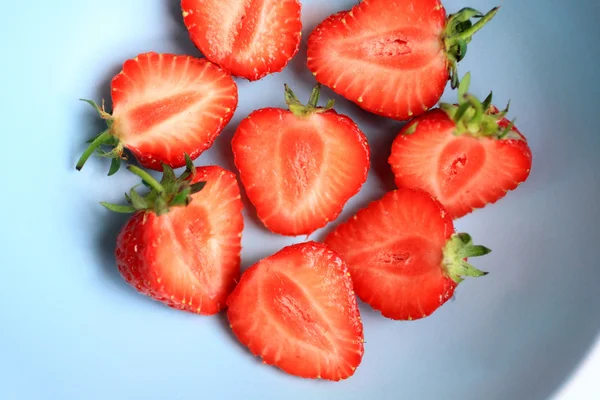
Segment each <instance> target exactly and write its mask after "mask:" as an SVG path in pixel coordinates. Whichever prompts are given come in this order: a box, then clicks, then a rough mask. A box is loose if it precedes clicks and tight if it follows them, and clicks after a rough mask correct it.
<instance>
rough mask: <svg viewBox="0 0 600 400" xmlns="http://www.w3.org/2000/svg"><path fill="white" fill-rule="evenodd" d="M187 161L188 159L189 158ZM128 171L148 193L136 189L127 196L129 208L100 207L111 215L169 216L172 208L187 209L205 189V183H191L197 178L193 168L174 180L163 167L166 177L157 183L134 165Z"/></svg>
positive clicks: (189, 167)
mask: <svg viewBox="0 0 600 400" xmlns="http://www.w3.org/2000/svg"><path fill="white" fill-rule="evenodd" d="M186 159H189V157H188V156H187V154H186ZM127 169H128V170H129V171H130V172H132V173H133V174H135V175H137V176H138V177H140V178H141V179H142V184H143V185H144V186H145V187H146V188H148V189H149V190H148V191H147V192H146V193H145V194H143V195H142V194H140V193H138V192H137V190H136V188H137V187H138V186H140V185H136V186H134V187H133V188H132V189H131V190H130V191H129V193H125V200H126V201H127V205H117V204H111V203H101V204H102V205H103V206H104V207H106V208H108V209H109V210H111V211H114V212H119V213H133V212H152V213H155V214H156V215H158V216H161V215H164V214H166V213H168V212H169V210H170V209H171V208H173V207H185V206H187V205H188V204H190V202H191V201H192V195H193V194H195V193H198V192H199V191H201V190H202V188H204V186H205V185H206V182H196V183H191V182H192V178H193V176H194V174H195V171H196V169H195V167H194V165H193V164H191V166H190V165H188V167H187V168H186V170H185V171H184V172H183V173H182V174H181V175H180V176H179V177H176V176H175V172H174V171H173V169H172V168H171V167H169V166H167V165H163V176H162V179H161V180H160V181H158V180H157V179H155V178H154V177H153V176H152V175H150V173H148V172H147V171H146V170H144V169H142V168H140V167H137V166H135V165H128V166H127Z"/></svg>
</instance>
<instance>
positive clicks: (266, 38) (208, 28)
mask: <svg viewBox="0 0 600 400" xmlns="http://www.w3.org/2000/svg"><path fill="white" fill-rule="evenodd" d="M181 9H182V10H183V21H184V23H185V26H186V27H187V29H188V31H189V33H190V38H191V39H192V41H193V42H194V44H195V45H196V47H198V48H199V49H200V51H201V52H202V54H204V56H206V58H208V59H209V60H211V61H212V62H214V63H216V64H218V65H220V66H221V67H222V68H223V69H225V70H227V71H229V72H230V73H231V74H233V75H235V76H241V77H244V78H246V79H248V80H251V81H255V80H258V79H261V78H262V77H264V76H265V75H267V74H270V73H273V72H279V71H281V70H283V68H284V67H285V66H286V65H287V63H288V62H289V61H290V59H291V58H292V57H294V55H295V54H296V53H297V52H298V48H299V47H300V36H301V34H302V32H301V31H302V22H301V21H300V9H301V6H300V2H299V1H298V0H228V1H224V0H182V1H181Z"/></svg>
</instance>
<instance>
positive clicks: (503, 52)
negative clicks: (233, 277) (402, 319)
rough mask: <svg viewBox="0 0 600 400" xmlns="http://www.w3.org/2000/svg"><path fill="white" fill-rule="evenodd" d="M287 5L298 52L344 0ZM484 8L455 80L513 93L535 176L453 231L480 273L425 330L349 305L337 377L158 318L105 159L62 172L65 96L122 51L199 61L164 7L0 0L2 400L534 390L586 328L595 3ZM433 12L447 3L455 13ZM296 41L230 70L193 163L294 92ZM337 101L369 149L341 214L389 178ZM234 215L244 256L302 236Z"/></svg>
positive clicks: (597, 276) (210, 322)
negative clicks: (121, 240) (361, 181)
mask: <svg viewBox="0 0 600 400" xmlns="http://www.w3.org/2000/svg"><path fill="white" fill-rule="evenodd" d="M303 3H304V10H303V21H304V24H305V29H304V37H303V43H305V41H306V38H307V37H308V33H309V32H310V31H311V29H312V28H313V27H314V26H315V25H316V24H317V23H318V22H319V21H320V20H322V19H323V18H325V17H326V16H327V15H329V14H331V13H333V12H335V11H337V10H340V9H347V8H349V7H350V6H352V5H353V4H355V3H356V1H355V0H336V1H318V0H312V1H307V0H305V1H303ZM495 4H496V3H495V2H494V1H491V0H481V1H479V0H472V1H471V2H470V4H469V5H472V6H475V7H476V8H480V9H482V10H487V9H489V8H491V7H492V6H493V5H495ZM501 4H502V5H503V8H502V10H501V11H500V13H499V14H498V16H497V18H496V20H495V21H493V22H492V23H491V24H490V26H489V27H486V28H485V29H484V30H483V31H482V32H480V33H479V34H478V35H477V37H476V38H475V39H474V41H473V43H472V44H471V46H470V48H469V54H468V56H467V58H466V60H465V61H464V62H463V63H462V65H461V68H460V71H461V72H462V73H464V72H466V71H469V70H470V71H472V73H473V86H472V90H473V92H475V93H476V94H478V95H485V94H486V93H487V91H488V90H489V89H494V93H495V95H496V100H497V102H498V103H499V105H504V104H505V103H506V101H508V100H509V98H510V99H512V113H511V116H518V126H519V127H520V129H521V130H522V131H523V132H524V133H525V134H526V135H527V136H528V138H529V141H530V145H531V147H532V149H533V153H534V168H533V171H532V174H531V177H530V179H529V180H528V181H527V182H526V183H525V184H524V185H522V187H520V188H519V190H518V191H516V192H513V193H510V194H509V195H508V196H507V197H506V198H505V199H504V200H502V201H501V202H499V203H498V204H496V205H493V206H489V207H488V208H486V209H485V210H481V211H477V212H476V213H474V214H472V215H470V216H468V217H466V218H464V219H462V220H461V221H459V222H458V223H457V225H458V228H459V229H460V230H465V231H469V232H470V233H471V234H472V235H473V236H474V238H475V239H476V240H477V242H480V243H482V244H486V245H488V246H490V247H492V248H493V249H494V252H493V253H492V254H491V255H490V256H487V257H485V258H483V259H480V260H477V266H479V267H480V268H481V269H483V270H487V271H491V273H490V275H489V276H488V277H486V278H483V279H479V280H476V281H475V280H472V281H468V282H465V283H464V284H462V285H461V287H460V288H459V290H458V292H457V297H456V299H455V300H454V301H452V302H450V303H449V304H447V305H446V306H444V307H443V308H442V309H440V310H439V311H438V312H436V313H435V314H434V315H433V316H432V317H431V318H427V319H425V320H423V321H417V322H412V323H398V322H393V321H390V320H387V319H384V318H382V317H381V316H379V315H378V314H376V313H374V312H372V311H371V310H370V309H369V308H368V307H362V308H361V310H362V312H363V321H364V325H365V335H366V353H365V357H364V361H363V363H362V365H361V367H360V368H359V369H358V370H357V373H356V375H355V376H354V377H352V378H351V379H349V380H347V381H344V382H341V383H337V384H335V383H329V382H320V381H305V380H301V379H297V378H294V377H291V376H287V375H285V374H283V373H281V372H279V371H278V370H276V369H274V368H271V367H267V366H262V365H261V364H260V363H259V361H258V360H257V359H255V358H253V357H252V356H251V355H250V354H249V353H248V352H247V351H245V349H244V348H242V347H241V346H240V345H239V344H238V343H237V342H236V341H235V339H234V337H233V336H232V335H231V334H230V333H229V331H228V329H227V322H226V320H225V318H224V317H223V316H217V317H200V316H196V315H192V314H185V313H181V312H177V311H174V310H171V309H169V308H167V307H164V306H162V305H160V304H158V303H155V302H152V301H150V300H148V299H147V298H145V297H143V296H141V295H138V294H137V293H136V292H135V291H134V290H133V289H131V288H130V287H129V286H127V285H126V284H125V283H124V282H123V281H122V280H121V278H120V276H119V275H118V273H117V272H116V269H115V265H114V260H113V255H112V254H113V250H114V244H115V236H116V234H117V232H118V230H119V228H120V227H121V226H122V225H123V223H124V221H125V220H124V219H123V218H121V217H118V216H115V215H111V214H110V213H108V212H107V211H105V210H103V209H102V208H101V207H100V206H99V205H98V201H100V200H108V201H120V199H121V196H122V193H123V192H124V191H125V190H126V189H127V188H129V187H130V186H131V185H133V184H135V183H137V182H136V179H135V178H134V177H132V176H130V175H129V174H128V173H127V172H125V171H122V172H121V173H119V174H118V175H117V176H116V177H113V178H112V179H109V178H107V177H105V173H106V171H107V168H108V165H107V164H106V163H105V162H104V161H103V160H98V159H94V160H93V161H91V162H89V164H88V165H87V166H86V168H84V170H83V171H82V172H80V173H77V172H76V171H75V169H74V165H75V162H76V159H77V157H78V156H79V154H80V153H81V152H82V151H83V148H84V141H85V140H86V139H88V138H89V137H91V136H92V135H93V134H95V133H97V132H99V130H100V129H101V123H100V122H99V121H98V120H97V119H96V118H95V116H94V114H93V112H92V110H91V109H88V107H87V106H86V105H85V104H83V103H80V102H78V100H77V99H78V98H79V97H87V98H93V99H95V100H100V99H101V98H102V97H105V98H107V99H108V98H109V80H110V78H111V77H112V76H113V75H114V74H115V73H116V72H118V71H119V70H120V66H121V64H122V62H123V61H124V60H125V59H127V58H131V57H133V56H135V55H136V54H138V53H141V52H146V51H150V50H154V51H158V52H178V53H182V52H184V53H188V54H192V55H198V54H199V53H198V52H197V50H195V49H194V47H193V46H192V44H191V43H190V41H189V40H188V39H187V35H186V31H185V28H184V27H183V24H182V22H181V17H180V15H179V11H178V2H177V1H169V0H143V1H142V0H135V1H134V0H128V1H123V0H104V1H102V2H97V1H79V0H78V1H75V0H71V1H69V0H56V1H41V0H37V1H36V0H33V1H29V2H17V1H11V2H3V4H2V14H1V16H0V21H1V23H0V33H1V35H0V50H1V51H0V73H1V83H0V88H1V89H2V93H1V94H2V96H1V97H0V117H1V118H0V120H1V121H2V126H1V128H0V135H1V138H2V144H3V149H2V164H3V168H2V172H3V173H2V180H1V181H0V227H1V230H0V250H1V251H0V399H2V400H12V399H60V400H70V399H73V400H75V399H90V400H92V399H102V400H107V399H111V400H121V399H123V400H125V399H142V398H143V399H169V400H177V399H191V398H197V399H225V398H227V399H230V398H245V399H307V398H315V399H317V398H318V399H337V398H339V399H347V400H351V399H365V398H367V397H368V398H377V399H411V400H413V399H415V400H437V399H448V400H454V399H457V400H458V399H460V400H470V399H473V400H475V399H487V400H496V399H497V400H505V399H511V400H512V399H515V400H521V399H527V400H536V399H546V398H548V396H550V395H551V393H553V392H554V391H555V390H556V388H557V387H558V386H559V385H560V384H561V383H562V382H563V381H564V380H565V378H566V377H567V376H568V375H569V373H570V372H571V371H572V370H573V368H574V367H575V365H576V364H577V363H578V361H579V360H580V359H581V357H582V356H583V355H584V354H585V352H586V351H587V350H588V347H589V345H590V344H591V342H592V340H593V339H594V338H595V337H596V336H597V335H598V333H599V331H600V307H599V301H598V282H599V281H600V268H599V262H598V247H599V243H600V232H599V222H600V218H599V216H600V211H599V210H600V206H599V204H598V201H599V200H600V177H599V174H600V172H599V171H600V169H599V166H600V162H599V157H598V152H599V150H600V132H599V129H598V122H597V119H598V104H597V100H598V96H597V94H598V92H599V90H600V84H599V79H598V65H599V63H600V46H598V39H599V38H600V24H598V17H599V15H600V3H598V1H596V0H577V1H576V2H566V1H563V0H535V1H534V0H528V1H517V0H507V1H503V2H502V3H501ZM445 5H446V6H447V9H448V10H449V11H450V12H452V11H456V10H458V9H459V8H460V6H462V5H467V4H464V3H463V2H462V1H458V0H448V1H446V2H445ZM305 51H306V48H305V46H304V44H303V47H302V49H301V52H300V53H299V54H298V56H297V57H296V58H295V59H294V60H293V62H292V63H291V65H290V66H289V67H288V68H287V69H286V71H285V72H284V73H282V74H276V75H272V76H269V77H267V78H265V79H264V80H262V81H260V82H257V83H249V82H245V81H238V82H239V87H240V107H239V109H238V110H237V112H236V114H235V117H234V119H233V121H232V123H231V124H230V125H229V126H228V128H227V129H226V130H225V132H224V133H223V134H222V135H221V136H220V138H219V139H218V140H217V142H216V144H215V145H214V147H213V148H212V149H211V150H210V151H208V152H207V153H205V154H203V155H202V156H201V157H200V158H199V159H198V160H197V164H211V163H219V164H220V165H222V166H225V167H228V168H230V169H232V168H233V164H232V160H231V154H230V148H229V141H230V139H231V136H232V134H233V131H234V129H235V127H236V125H237V123H238V122H239V121H240V119H242V118H243V117H245V116H246V115H248V114H249V113H250V111H252V110H253V109H256V108H260V107H264V106H281V105H283V92H282V86H283V83H284V82H288V83H290V84H291V85H292V86H293V88H294V89H295V90H296V91H297V93H298V94H299V95H300V96H303V97H304V96H307V95H308V92H309V89H310V87H311V86H312V84H313V81H312V76H311V75H310V73H309V72H307V71H306V68H305V67H304V63H305V60H304V58H305ZM328 95H331V93H330V92H329V91H325V95H324V97H327V96H328ZM453 97H454V95H453V94H452V93H449V92H448V93H447V94H446V97H445V98H446V99H447V100H452V99H453ZM337 100H338V103H337V109H338V111H340V112H342V113H345V114H349V115H351V116H352V117H353V118H354V119H355V121H356V122H357V123H358V124H359V125H360V126H361V128H362V129H363V130H364V131H365V132H366V133H367V135H368V137H369V140H370V143H371V146H372V149H373V155H374V160H373V168H372V171H371V173H370V176H369V181H368V183H367V184H366V186H365V187H364V189H363V190H362V192H361V193H360V194H359V195H358V196H356V197H355V198H353V199H352V200H351V201H350V203H349V204H348V206H347V207H346V209H345V211H344V215H343V216H342V219H345V218H347V217H348V216H350V215H352V213H353V212H355V211H356V210H357V209H358V208H359V207H362V206H364V205H365V204H367V203H368V202H369V201H371V200H373V199H376V198H377V197H379V196H380V195H381V194H382V193H384V191H385V190H389V189H391V188H392V181H391V174H390V172H389V169H388V167H387V164H386V159H387V155H388V152H389V145H390V143H391V141H392V140H393V138H394V136H395V134H396V132H397V131H398V130H399V127H400V124H398V123H396V122H393V121H389V120H385V119H382V118H375V117H372V116H370V115H368V114H367V113H365V112H363V111H361V110H359V109H358V108H357V107H355V106H354V105H352V104H350V103H348V102H346V101H344V100H342V99H339V98H337ZM109 104H110V103H109ZM246 213H247V215H248V218H247V219H246V225H247V228H246V230H245V232H244V238H243V245H244V250H243V253H242V256H243V266H244V267H247V266H249V265H250V264H252V263H254V262H255V261H256V260H258V259H260V258H262V257H264V256H267V255H269V254H271V253H273V252H275V251H277V250H278V249H279V248H281V247H282V246H284V245H286V244H289V243H292V242H299V241H302V240H304V238H297V239H288V238H283V237H277V236H274V235H271V234H268V233H267V232H266V231H265V230H263V229H262V228H260V226H259V225H258V224H257V222H256V219H255V218H254V217H253V210H252V208H249V209H248V210H247V211H246ZM325 230H327V228H326V229H325ZM322 234H323V233H322V232H319V233H317V234H315V235H313V238H316V239H319V238H321V237H322Z"/></svg>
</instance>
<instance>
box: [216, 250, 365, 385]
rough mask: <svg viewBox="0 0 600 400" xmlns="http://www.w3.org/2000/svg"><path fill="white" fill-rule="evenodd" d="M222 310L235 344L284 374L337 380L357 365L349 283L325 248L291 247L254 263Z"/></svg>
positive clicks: (358, 340)
mask: <svg viewBox="0 0 600 400" xmlns="http://www.w3.org/2000/svg"><path fill="white" fill-rule="evenodd" d="M227 306H228V310H227V317H228V318H229V323H230V324H231V329H232V330H233V333H235V335H236V336H237V338H238V339H239V340H240V342H242V343H243V344H244V345H245V346H247V347H248V348H249V349H250V351H251V352H252V354H254V355H257V356H260V357H262V359H263V362H264V363H265V364H270V365H275V366H277V367H279V368H281V369H282V370H283V371H285V372H287V373H288V374H292V375H296V376H299V377H302V378H322V379H328V380H333V381H339V380H341V379H345V378H348V377H350V376H351V375H353V374H354V371H355V370H356V367H358V365H359V364H360V362H361V360H362V356H363V352H364V349H363V342H364V340H363V328H362V322H361V319H360V313H359V310H358V305H357V303H356V297H355V296H354V291H353V289H352V280H351V279H350V276H349V274H348V270H347V268H346V265H345V264H344V262H343V261H342V259H341V258H340V257H339V256H338V255H337V254H335V253H334V252H333V251H331V250H330V249H329V248H328V247H327V246H325V245H323V244H320V243H315V242H309V243H302V244H296V245H293V246H289V247H286V248H284V249H282V250H281V251H279V252H278V253H276V254H274V255H272V256H270V257H268V258H266V259H264V260H262V261H260V262H258V263H257V264H255V265H253V266H252V267H250V268H249V269H248V270H247V271H246V272H245V273H244V274H243V275H242V278H241V280H240V283H239V284H238V286H237V287H236V288H235V290H234V291H233V293H232V294H231V296H229V299H227Z"/></svg>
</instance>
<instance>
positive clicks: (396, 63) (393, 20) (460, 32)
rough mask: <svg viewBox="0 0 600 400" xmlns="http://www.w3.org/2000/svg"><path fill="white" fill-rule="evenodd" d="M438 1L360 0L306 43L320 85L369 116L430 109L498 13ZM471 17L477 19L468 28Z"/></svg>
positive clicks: (405, 114) (411, 113)
mask: <svg viewBox="0 0 600 400" xmlns="http://www.w3.org/2000/svg"><path fill="white" fill-rule="evenodd" d="M496 11H497V9H494V10H492V11H491V12H490V13H488V14H487V15H485V16H484V15H483V14H481V13H479V12H477V11H476V10H473V9H463V10H461V11H460V12H458V13H456V14H454V15H451V16H449V17H448V18H446V11H445V10H444V7H443V6H442V5H441V3H440V2H439V1H438V0H420V1H414V0H364V1H362V2H360V3H359V4H358V5H356V6H354V8H352V9H351V10H349V11H344V12H340V13H337V14H334V15H332V16H330V17H328V18H327V19H325V20H324V21H323V22H322V23H321V24H320V25H319V26H317V28H315V30H314V31H313V32H312V33H311V35H310V37H309V39H308V68H309V69H310V70H311V71H312V72H313V74H314V75H315V77H316V79H317V81H319V82H320V83H322V84H324V85H326V86H328V87H330V88H331V89H332V90H334V91H335V92H336V93H338V94H340V95H342V96H344V97H345V98H347V99H349V100H351V101H353V102H355V103H356V104H358V105H359V106H360V107H362V108H364V109H365V110H367V111H370V112H372V113H375V114H378V115H382V116H386V117H390V118H394V119H399V120H405V119H408V118H410V117H412V116H416V115H420V114H422V113H423V112H425V111H427V110H428V109H429V108H431V107H432V106H434V105H435V104H436V103H437V102H438V101H439V99H440V97H441V96H442V93H443V92H444V88H445V87H446V83H447V81H448V79H451V80H452V82H453V85H456V84H457V83H458V79H457V78H456V64H457V63H458V62H459V61H460V60H462V58H463V57H464V55H465V53H466V46H467V44H468V43H469V42H470V40H471V36H472V35H473V34H474V33H475V32H476V31H478V30H479V29H481V27H482V26H483V25H485V23H487V22H488V21H489V20H490V19H491V18H493V16H494V15H495V13H496ZM472 18H480V20H479V21H478V22H477V23H476V24H473V23H471V21H470V20H471V19H472Z"/></svg>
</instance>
